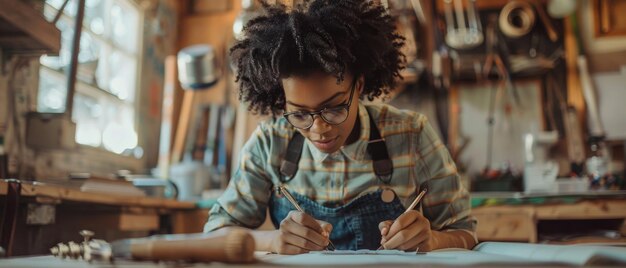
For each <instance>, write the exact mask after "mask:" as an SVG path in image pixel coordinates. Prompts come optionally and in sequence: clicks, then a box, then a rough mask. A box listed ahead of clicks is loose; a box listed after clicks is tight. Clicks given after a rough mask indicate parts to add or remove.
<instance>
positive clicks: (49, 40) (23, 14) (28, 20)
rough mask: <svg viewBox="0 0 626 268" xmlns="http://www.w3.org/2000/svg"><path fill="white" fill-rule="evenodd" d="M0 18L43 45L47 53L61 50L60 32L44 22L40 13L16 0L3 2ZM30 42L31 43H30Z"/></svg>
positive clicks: (4, 0)
mask: <svg viewBox="0 0 626 268" xmlns="http://www.w3.org/2000/svg"><path fill="white" fill-rule="evenodd" d="M0 18H2V19H4V20H5V21H6V22H7V23H9V24H11V26H12V27H13V28H15V29H19V31H20V32H23V33H26V34H27V35H28V36H29V38H30V39H31V40H34V41H36V42H38V43H40V44H41V45H43V46H44V47H45V48H47V50H48V51H49V52H54V53H58V52H59V50H61V31H60V30H59V29H57V28H56V27H55V26H54V25H53V24H52V23H49V22H48V21H46V19H45V18H44V17H43V15H42V14H41V13H39V12H38V11H37V10H35V9H34V8H32V7H30V6H28V5H27V4H25V3H24V2H22V1H18V0H3V1H2V8H0ZM31 42H32V41H31Z"/></svg>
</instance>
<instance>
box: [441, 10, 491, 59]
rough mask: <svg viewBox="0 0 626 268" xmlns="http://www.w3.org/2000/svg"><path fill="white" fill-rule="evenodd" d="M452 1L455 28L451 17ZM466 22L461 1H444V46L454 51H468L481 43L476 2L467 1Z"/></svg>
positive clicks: (481, 36) (481, 34)
mask: <svg viewBox="0 0 626 268" xmlns="http://www.w3.org/2000/svg"><path fill="white" fill-rule="evenodd" d="M452 1H454V13H455V16H456V27H455V23H454V18H453V16H452V4H453V2H452ZM468 1H469V2H468V14H467V16H468V21H467V22H466V21H465V12H464V11H463V0H444V11H445V18H446V25H447V30H446V44H448V46H450V47H452V48H456V49H470V48H474V47H476V46H478V45H480V44H482V43H483V39H484V37H483V33H482V29H481V24H480V16H479V15H478V14H477V12H476V6H475V2H476V0H468Z"/></svg>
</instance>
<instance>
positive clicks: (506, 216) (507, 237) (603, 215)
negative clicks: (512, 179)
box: [472, 191, 626, 243]
mask: <svg viewBox="0 0 626 268" xmlns="http://www.w3.org/2000/svg"><path fill="white" fill-rule="evenodd" d="M479 196H480V198H487V199H491V200H490V201H494V202H496V203H497V202H498V200H503V199H517V201H518V202H519V203H520V204H515V205H512V204H497V205H482V206H478V207H474V208H473V209H472V215H474V216H475V217H476V218H477V219H478V229H477V236H478V240H480V241H520V242H531V243H536V242H538V237H539V232H538V228H537V226H538V224H539V223H540V222H542V221H567V223H570V224H573V223H575V222H576V221H584V220H621V221H622V222H623V221H624V219H626V192H624V191H615V192H597V193H580V194H571V195H544V196H518V197H515V196H514V195H513V194H494V195H492V196H490V195H489V194H482V195H479V194H475V193H474V194H472V199H476V198H479ZM533 198H534V200H533ZM538 199H539V200H540V201H537V200H538ZM563 200H565V201H566V202H561V201H563ZM504 203H506V202H504ZM619 231H620V232H621V233H622V235H626V230H625V229H624V225H623V224H622V227H621V230H619Z"/></svg>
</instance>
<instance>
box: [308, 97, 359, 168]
mask: <svg viewBox="0 0 626 268" xmlns="http://www.w3.org/2000/svg"><path fill="white" fill-rule="evenodd" d="M366 109H367V108H365V105H363V104H362V103H359V110H358V113H359V117H358V119H359V121H360V123H361V134H360V135H359V139H358V140H356V141H355V142H353V143H351V144H349V145H347V146H342V147H341V148H340V149H339V151H338V152H336V153H335V154H337V153H342V154H343V155H345V156H346V157H348V158H349V159H351V160H357V161H358V160H363V159H364V158H365V155H366V154H367V144H368V141H369V138H370V119H369V114H368V112H367V110H366ZM305 144H306V146H307V147H308V148H309V150H310V151H311V155H312V156H313V160H314V161H315V162H317V163H321V162H323V161H324V160H326V159H327V158H329V157H331V154H328V153H324V152H322V151H320V150H319V149H317V147H315V145H313V144H312V143H311V141H309V139H306V142H305Z"/></svg>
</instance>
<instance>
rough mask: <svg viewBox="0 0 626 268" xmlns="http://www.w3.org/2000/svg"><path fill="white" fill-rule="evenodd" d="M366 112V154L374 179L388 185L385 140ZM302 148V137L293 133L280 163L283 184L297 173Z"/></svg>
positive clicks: (390, 169) (390, 165)
mask: <svg viewBox="0 0 626 268" xmlns="http://www.w3.org/2000/svg"><path fill="white" fill-rule="evenodd" d="M366 110H367V109H366ZM367 112H368V115H369V119H370V138H369V141H368V144H367V152H368V153H369V154H370V156H371V157H372V161H373V166H374V173H375V174H376V177H378V179H379V180H380V181H382V182H383V183H385V184H389V182H390V181H391V175H392V173H393V162H392V161H391V159H390V158H389V153H388V151H387V146H386V144H385V140H384V139H383V138H382V137H381V136H380V132H379V131H378V127H376V122H374V119H373V118H372V116H371V114H369V111H367ZM303 146H304V137H303V136H302V134H300V132H298V131H295V132H294V134H293V137H292V138H291V140H290V141H289V144H288V145H287V154H286V155H285V158H284V159H283V160H282V161H281V163H280V174H282V175H283V177H281V178H280V180H281V181H282V182H283V183H285V182H287V181H290V180H291V179H293V176H294V175H296V173H297V172H298V163H299V162H300V155H302V147H303Z"/></svg>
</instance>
